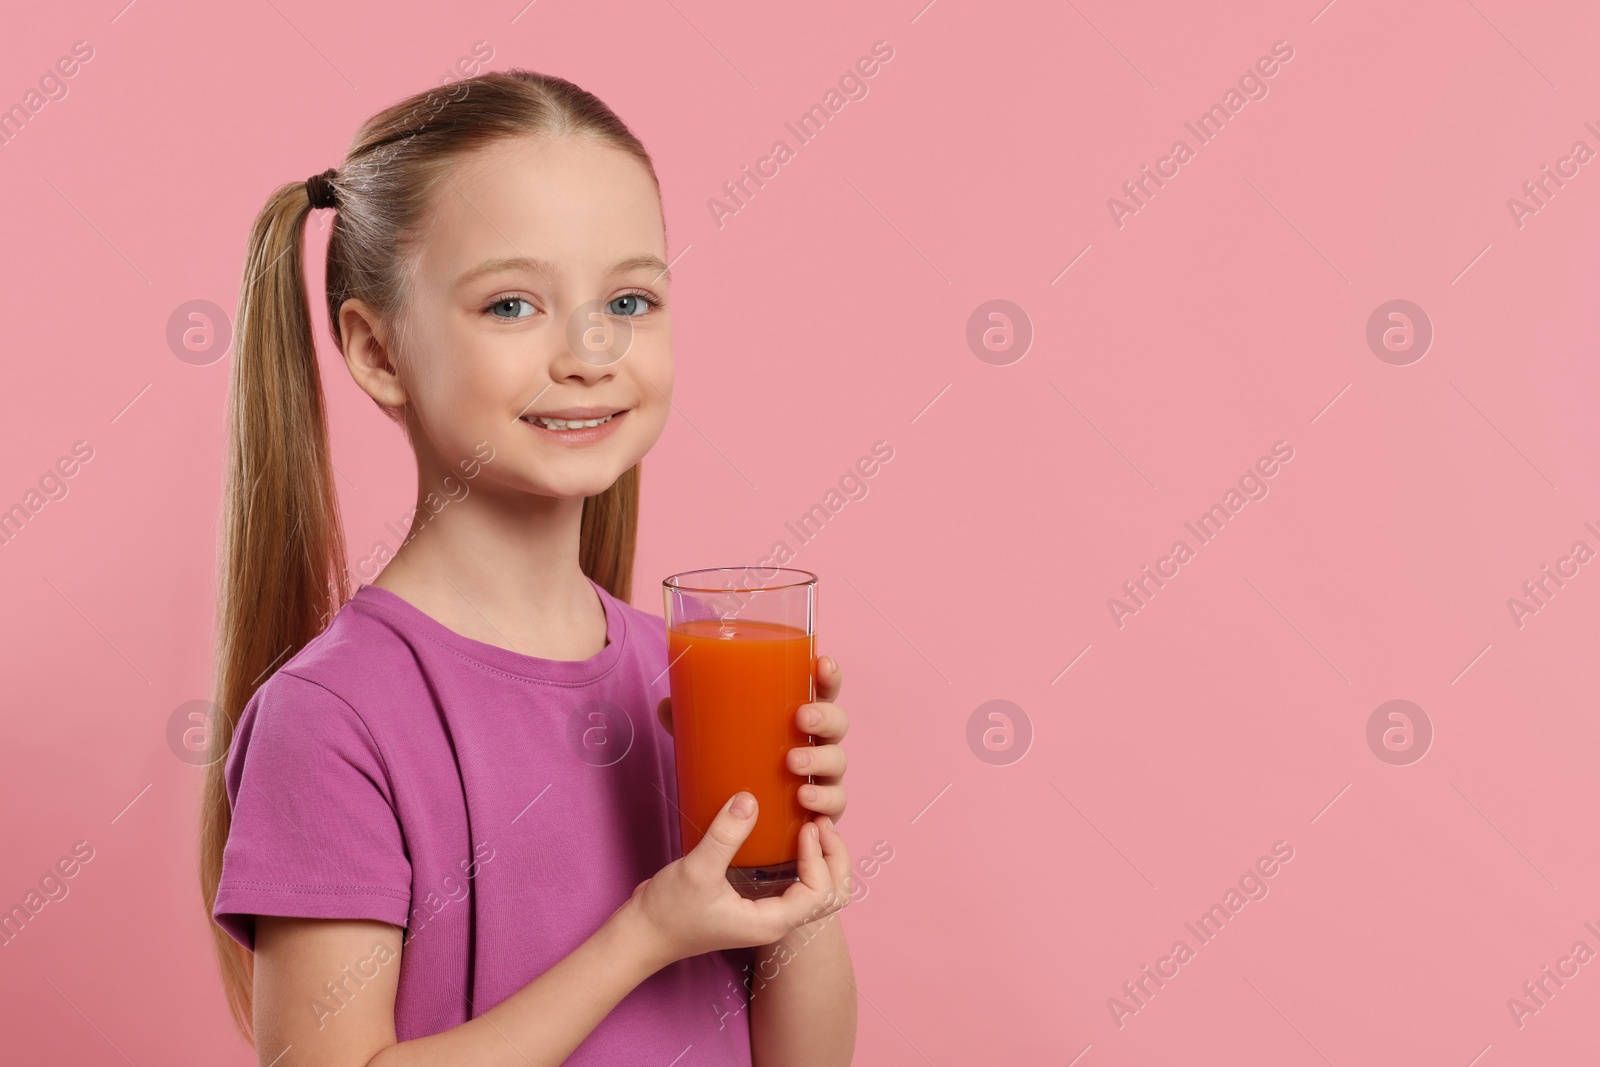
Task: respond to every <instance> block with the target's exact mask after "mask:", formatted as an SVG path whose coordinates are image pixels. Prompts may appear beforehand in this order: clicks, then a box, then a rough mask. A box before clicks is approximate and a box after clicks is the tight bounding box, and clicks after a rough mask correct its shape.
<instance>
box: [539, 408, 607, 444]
mask: <svg viewBox="0 0 1600 1067" xmlns="http://www.w3.org/2000/svg"><path fill="white" fill-rule="evenodd" d="M568 410H572V409H568ZM578 410H582V409H578ZM591 410H592V409H591ZM628 410H629V409H626V408H625V409H623V410H621V411H618V412H616V413H615V414H612V415H610V416H609V417H606V416H605V415H604V414H602V415H600V416H595V418H602V417H604V418H605V421H604V422H601V423H599V424H598V425H594V426H579V427H577V428H575V429H556V428H553V427H550V426H546V425H544V424H543V423H541V422H540V421H539V416H536V415H524V416H522V417H521V419H520V420H519V421H520V422H522V423H523V425H525V426H527V427H529V428H530V429H532V430H533V432H534V433H536V434H539V435H540V436H541V437H544V438H546V439H547V440H549V441H552V442H555V443H559V444H564V445H584V444H589V443H591V442H594V441H601V440H604V439H605V438H606V437H609V436H610V435H611V434H613V433H615V432H616V428H617V425H618V424H619V423H621V422H622V421H623V420H624V419H626V418H627V417H628ZM546 417H553V416H546ZM577 421H579V422H585V421H593V419H588V420H584V419H579V420H577Z"/></svg>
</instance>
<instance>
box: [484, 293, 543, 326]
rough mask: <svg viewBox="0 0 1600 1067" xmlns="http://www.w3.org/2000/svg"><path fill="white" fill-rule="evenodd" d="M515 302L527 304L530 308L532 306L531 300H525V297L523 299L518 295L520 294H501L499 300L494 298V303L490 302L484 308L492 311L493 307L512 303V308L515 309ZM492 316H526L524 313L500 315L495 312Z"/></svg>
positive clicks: (509, 317) (504, 317) (501, 306)
mask: <svg viewBox="0 0 1600 1067" xmlns="http://www.w3.org/2000/svg"><path fill="white" fill-rule="evenodd" d="M517 304H527V305H528V306H529V307H530V308H531V307H533V303H532V301H530V300H527V299H525V298H523V297H520V296H503V297H501V298H500V299H499V300H496V301H495V302H494V303H492V304H490V305H489V306H488V308H486V309H485V310H487V311H489V312H491V313H493V312H494V311H495V309H497V308H503V307H506V306H507V305H512V310H515V305H517ZM494 317H495V318H497V319H507V320H512V319H525V318H527V316H526V315H500V314H495V316H494Z"/></svg>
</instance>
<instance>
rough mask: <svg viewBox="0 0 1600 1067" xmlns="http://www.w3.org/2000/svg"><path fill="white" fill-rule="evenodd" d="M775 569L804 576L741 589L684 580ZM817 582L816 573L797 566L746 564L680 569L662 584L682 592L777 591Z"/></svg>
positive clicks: (761, 572)
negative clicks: (708, 575)
mask: <svg viewBox="0 0 1600 1067" xmlns="http://www.w3.org/2000/svg"><path fill="white" fill-rule="evenodd" d="M773 570H775V571H777V572H778V573H779V575H780V576H781V575H784V574H791V575H800V576H803V577H797V578H796V579H795V580H794V581H787V582H786V581H780V580H776V579H774V580H773V582H766V581H763V584H761V585H758V586H745V587H743V588H740V589H729V588H728V587H726V586H721V585H716V586H712V585H704V586H702V585H686V584H684V582H683V579H686V578H692V577H694V576H695V575H704V574H756V575H760V574H763V573H765V572H767V571H773ZM816 584H817V576H816V575H815V574H812V573H811V572H810V571H804V570H800V569H799V568H797V567H755V566H744V567H701V568H699V569H697V570H692V571H679V572H678V573H677V574H673V575H669V576H668V577H666V578H664V579H662V581H661V586H662V588H663V589H669V590H676V591H678V592H681V593H772V592H777V591H778V590H781V589H798V588H801V587H803V586H807V585H816Z"/></svg>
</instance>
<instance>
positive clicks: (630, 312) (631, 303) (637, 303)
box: [610, 292, 661, 318]
mask: <svg viewBox="0 0 1600 1067" xmlns="http://www.w3.org/2000/svg"><path fill="white" fill-rule="evenodd" d="M618 304H621V305H622V307H621V308H618V307H616V305H618ZM610 306H611V307H612V309H613V310H612V312H611V313H612V314H613V315H621V316H623V317H624V318H635V317H637V316H639V315H643V314H644V313H645V312H647V311H649V310H650V309H651V308H657V307H660V306H661V301H659V300H657V299H655V298H654V297H652V296H650V294H648V293H640V292H634V293H623V294H622V295H621V296H619V297H617V298H616V299H614V300H612V301H611V305H610Z"/></svg>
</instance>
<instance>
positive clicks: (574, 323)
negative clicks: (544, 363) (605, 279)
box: [552, 300, 633, 380]
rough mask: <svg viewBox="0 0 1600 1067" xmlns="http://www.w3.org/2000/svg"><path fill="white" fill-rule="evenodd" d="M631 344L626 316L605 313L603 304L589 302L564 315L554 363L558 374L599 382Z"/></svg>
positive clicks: (629, 328) (631, 333)
mask: <svg viewBox="0 0 1600 1067" xmlns="http://www.w3.org/2000/svg"><path fill="white" fill-rule="evenodd" d="M632 343H633V325H632V324H631V323H630V322H629V321H628V318H627V316H619V315H612V314H609V313H608V312H607V311H606V305H605V302H604V301H600V300H590V301H588V302H586V303H584V304H582V305H580V306H579V307H577V308H576V309H574V310H573V312H572V314H571V315H570V316H568V318H567V330H566V344H565V345H564V346H563V347H562V351H561V352H560V353H558V359H557V363H558V364H559V365H560V371H561V372H562V373H565V374H576V375H578V376H580V377H582V378H585V379H587V380H599V379H600V378H603V377H605V376H607V375H609V374H612V373H614V372H615V368H616V364H617V363H619V362H620V361H621V360H622V358H623V357H624V356H626V355H627V353H628V348H629V346H630V345H631V344H632ZM555 372H556V368H552V374H554V373H555Z"/></svg>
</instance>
